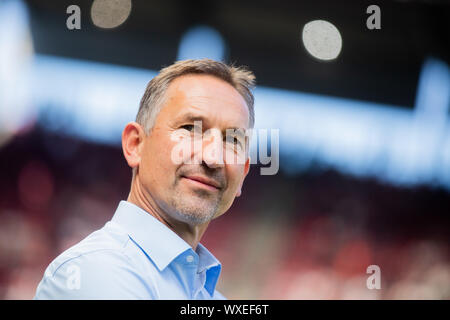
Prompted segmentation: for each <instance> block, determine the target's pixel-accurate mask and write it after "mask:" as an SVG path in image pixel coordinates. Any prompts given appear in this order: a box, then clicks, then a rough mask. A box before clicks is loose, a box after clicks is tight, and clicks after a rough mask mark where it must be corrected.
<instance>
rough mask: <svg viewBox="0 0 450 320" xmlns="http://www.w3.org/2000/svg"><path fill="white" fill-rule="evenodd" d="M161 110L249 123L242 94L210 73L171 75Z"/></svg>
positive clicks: (245, 125) (233, 123)
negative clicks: (176, 76) (174, 77)
mask: <svg viewBox="0 0 450 320" xmlns="http://www.w3.org/2000/svg"><path fill="white" fill-rule="evenodd" d="M163 111H165V112H166V113H170V116H171V118H172V119H178V118H181V117H183V116H185V115H186V114H188V113H189V114H191V115H192V114H194V115H198V116H199V117H202V118H204V121H206V122H211V123H215V124H218V123H217V122H220V125H224V126H229V127H240V128H248V126H249V111H248V107H247V104H246V102H245V100H244V98H243V97H242V96H241V94H240V93H239V92H238V91H237V90H236V89H235V88H234V87H233V86H232V85H231V84H229V83H227V82H226V81H224V80H221V79H219V78H217V77H215V76H211V75H204V74H188V75H183V76H180V77H178V78H176V79H174V80H173V81H172V82H171V83H170V85H169V88H168V89H167V92H166V103H165V107H164V108H163V109H162V110H161V112H163Z"/></svg>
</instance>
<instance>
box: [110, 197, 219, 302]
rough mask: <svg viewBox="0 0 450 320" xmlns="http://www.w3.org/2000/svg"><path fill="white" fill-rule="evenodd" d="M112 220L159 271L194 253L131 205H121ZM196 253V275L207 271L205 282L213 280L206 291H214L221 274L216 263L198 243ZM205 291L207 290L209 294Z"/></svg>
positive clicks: (217, 262)
mask: <svg viewBox="0 0 450 320" xmlns="http://www.w3.org/2000/svg"><path fill="white" fill-rule="evenodd" d="M111 220H112V221H114V222H116V223H117V224H119V225H120V226H122V227H123V228H124V229H125V230H126V231H127V233H128V235H129V236H130V237H131V238H132V239H133V241H134V242H136V244H137V245H138V246H140V247H141V248H142V250H144V252H145V253H146V254H147V255H148V256H149V257H150V258H151V259H152V261H153V262H154V263H155V264H156V266H157V267H158V269H159V271H162V270H164V269H165V268H166V267H167V266H168V265H169V264H170V263H171V262H172V261H173V260H174V259H175V258H176V257H178V256H179V255H180V254H182V253H183V252H185V251H186V250H191V251H193V250H192V247H191V246H190V245H189V244H188V243H187V242H186V241H184V240H183V239H182V238H180V237H179V236H178V235H177V234H176V233H175V232H173V231H172V230H170V229H169V228H168V227H167V226H166V225H164V224H163V223H162V222H160V221H159V220H158V219H156V218H155V217H153V216H152V215H151V214H149V213H148V212H146V211H144V210H143V209H141V208H139V207H138V206H136V205H135V204H133V203H131V202H128V201H120V203H119V206H118V207H117V210H116V212H115V213H114V216H113V218H112V219H111ZM161 244H163V245H161ZM195 253H196V254H197V255H198V259H199V260H198V261H199V262H198V263H199V265H198V272H203V271H204V270H207V278H209V279H211V280H212V281H209V282H208V281H207V283H206V284H205V287H206V285H207V284H209V285H208V287H212V290H214V287H215V284H216V282H217V280H218V276H219V274H220V271H221V264H220V262H219V260H217V258H216V257H214V255H213V254H212V253H211V252H209V251H208V249H206V247H204V246H203V245H202V244H201V243H199V244H198V245H197V249H196V251H195ZM214 278H215V279H214ZM212 282H213V283H212ZM208 287H206V289H207V290H208V291H210V288H208ZM210 294H211V292H210Z"/></svg>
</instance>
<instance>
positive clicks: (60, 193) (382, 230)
mask: <svg viewBox="0 0 450 320" xmlns="http://www.w3.org/2000/svg"><path fill="white" fill-rule="evenodd" d="M281 160H282V161H281V163H280V169H281V171H280V172H279V173H278V175H276V176H260V175H259V170H252V169H251V172H250V174H249V177H248V179H247V180H246V183H245V184H244V189H243V195H242V196H241V197H240V198H237V199H236V201H235V203H234V204H233V206H232V207H231V209H230V211H229V212H227V213H226V214H225V215H223V216H221V217H220V218H218V219H217V220H214V221H213V222H211V224H210V226H209V229H208V230H207V232H206V234H205V236H204V239H203V241H202V243H203V244H204V245H206V246H207V247H208V248H209V249H210V251H211V252H212V253H213V254H214V255H215V256H216V257H217V258H218V259H219V260H221V262H222V265H223V271H222V275H221V278H220V280H219V283H218V287H217V289H218V290H219V291H221V292H222V293H223V294H224V295H225V296H226V297H227V298H229V299H450V255H449V250H448V248H449V246H448V244H449V238H450V233H449V226H450V219H449V213H450V193H449V192H448V191H446V190H440V189H432V188H425V187H420V188H414V189H402V188H399V187H393V186H389V185H383V184H381V183H379V182H377V181H376V180H367V179H366V180H361V179H356V178H352V177H347V176H343V175H341V174H339V173H337V172H334V171H329V170H324V169H321V168H312V169H311V170H309V171H308V172H304V173H303V174H300V175H297V176H288V175H286V174H285V173H283V170H282V165H283V159H281ZM0 168H1V169H0V299H31V298H33V296H34V293H35V290H36V287H37V285H38V283H39V281H40V280H41V278H42V276H43V273H44V270H45V268H46V267H47V265H48V264H49V263H50V262H51V261H52V260H53V259H54V258H55V257H56V256H57V255H58V254H59V253H61V252H62V251H63V250H65V249H67V248H68V247H70V246H72V245H74V244H75V243H77V242H78V241H80V240H81V239H83V238H84V237H86V236H87V235H88V234H90V233H91V232H93V231H94V230H96V229H98V228H101V227H102V226H103V225H104V224H105V223H106V222H107V221H108V220H109V219H110V218H111V217H112V215H113V214H114V211H115V208H116V207H117V205H118V203H119V201H120V200H123V199H126V198H127V195H128V191H129V186H130V182H131V170H130V169H129V168H128V167H127V165H126V162H125V161H124V159H123V156H122V154H121V150H120V147H118V146H105V145H97V144H93V143H88V142H82V141H80V140H77V139H74V138H70V137H64V136H61V135H56V134H49V133H46V132H43V131H41V130H39V129H38V128H30V129H29V130H28V131H25V132H22V133H20V134H19V135H17V136H15V137H14V138H12V139H10V140H9V141H8V142H4V143H3V145H0ZM370 265H377V266H379V268H380V276H381V287H380V289H368V287H367V279H368V277H369V276H370V275H371V274H370V273H367V267H368V266H370Z"/></svg>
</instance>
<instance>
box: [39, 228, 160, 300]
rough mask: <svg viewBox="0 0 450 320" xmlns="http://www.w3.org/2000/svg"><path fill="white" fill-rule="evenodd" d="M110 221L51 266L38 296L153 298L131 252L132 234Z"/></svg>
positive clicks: (50, 297) (62, 297) (63, 254)
mask: <svg viewBox="0 0 450 320" xmlns="http://www.w3.org/2000/svg"><path fill="white" fill-rule="evenodd" d="M115 228H116V227H115V226H114V225H112V224H109V225H108V223H107V224H106V225H105V227H103V228H102V229H100V230H97V231H95V232H94V233H92V234H90V235H89V236H88V237H87V238H85V239H83V240H82V241H81V242H79V243H78V244H76V245H75V246H73V247H71V248H69V249H68V250H66V251H64V252H63V253H62V254H60V255H59V256H58V257H57V258H56V259H55V260H53V262H52V263H51V264H50V265H49V266H48V268H47V269H46V271H45V274H44V277H43V278H42V280H41V282H40V283H39V286H38V288H37V290H36V295H35V299H150V298H152V297H151V294H152V290H151V288H149V287H148V284H147V283H146V281H145V280H144V279H143V278H142V275H141V274H142V273H141V272H140V271H139V268H138V267H137V266H136V264H135V263H133V261H132V259H131V258H130V256H129V255H128V254H127V248H128V246H129V241H130V239H129V237H128V235H127V234H126V233H123V232H121V230H119V229H115Z"/></svg>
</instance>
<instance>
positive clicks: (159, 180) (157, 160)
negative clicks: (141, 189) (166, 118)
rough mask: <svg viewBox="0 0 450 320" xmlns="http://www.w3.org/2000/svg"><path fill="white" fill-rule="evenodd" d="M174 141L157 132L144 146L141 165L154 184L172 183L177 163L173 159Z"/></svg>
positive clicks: (148, 179)
mask: <svg viewBox="0 0 450 320" xmlns="http://www.w3.org/2000/svg"><path fill="white" fill-rule="evenodd" d="M172 144H173V142H172V141H170V139H168V138H167V139H166V137H164V136H162V135H159V134H155V135H154V136H152V137H151V140H149V141H148V143H146V144H145V146H144V149H145V150H144V152H143V157H142V163H141V166H142V168H143V174H144V175H145V176H146V178H147V181H149V182H150V183H152V184H154V185H164V187H166V185H167V183H170V181H171V179H173V175H174V173H175V165H174V164H173V163H172V161H171V149H172Z"/></svg>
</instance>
